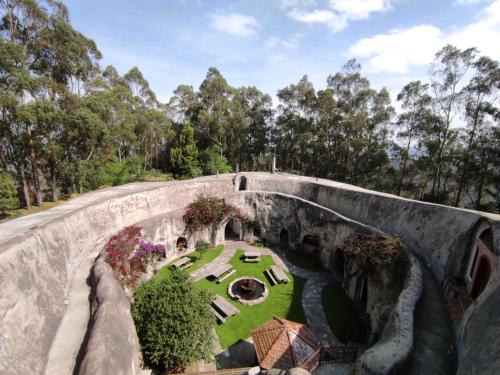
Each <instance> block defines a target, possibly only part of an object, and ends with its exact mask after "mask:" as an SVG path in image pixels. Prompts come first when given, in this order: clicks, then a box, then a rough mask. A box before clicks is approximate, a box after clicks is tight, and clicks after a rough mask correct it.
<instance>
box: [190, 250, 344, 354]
mask: <svg viewBox="0 0 500 375" xmlns="http://www.w3.org/2000/svg"><path fill="white" fill-rule="evenodd" d="M237 249H243V250H245V251H250V250H252V251H260V253H261V254H262V255H270V256H272V257H273V261H274V263H276V264H277V265H278V266H279V267H281V268H282V269H283V270H285V271H288V272H290V273H292V274H294V275H296V276H299V277H302V278H304V279H307V281H306V283H305V286H304V291H303V293H302V307H303V309H304V314H305V316H306V320H307V324H308V325H309V328H310V329H311V331H312V332H313V333H314V335H315V336H316V338H318V340H320V341H321V343H322V344H324V345H335V346H343V344H342V343H341V342H340V341H339V340H338V339H337V337H336V336H335V334H334V333H333V332H332V330H331V329H330V325H329V324H328V321H327V319H326V315H325V311H324V310H323V304H322V302H321V291H322V290H323V288H324V287H325V286H326V285H328V284H329V283H331V282H332V281H334V280H335V279H334V276H333V275H332V274H331V273H329V272H315V271H310V270H306V269H304V268H301V267H297V266H296V265H294V264H292V263H291V262H290V261H289V260H288V259H287V258H286V256H285V253H284V252H283V251H280V250H279V249H276V250H274V251H273V250H271V249H269V248H264V247H259V248H257V247H254V246H250V245H249V244H247V243H246V242H243V241H234V242H227V243H225V244H224V250H223V251H222V253H221V254H220V255H219V256H218V257H217V258H215V259H214V260H213V261H212V262H210V263H208V264H206V265H204V266H203V267H201V268H199V269H197V270H196V271H194V272H192V273H191V274H190V277H191V279H192V280H193V281H198V280H201V279H204V278H205V277H207V276H208V275H210V274H211V272H212V270H213V269H214V267H215V266H218V265H221V264H226V263H228V262H229V261H230V260H231V258H232V257H233V256H234V254H235V252H236V250H237Z"/></svg>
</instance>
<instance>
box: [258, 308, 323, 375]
mask: <svg viewBox="0 0 500 375" xmlns="http://www.w3.org/2000/svg"><path fill="white" fill-rule="evenodd" d="M252 339H253V343H254V347H255V352H256V353H257V359H258V361H259V364H260V366H261V367H262V368H265V369H269V368H279V369H283V370H288V369H291V368H294V367H300V366H301V365H303V364H305V363H306V362H307V361H308V360H310V359H311V358H312V357H313V356H316V354H317V353H316V352H317V350H318V349H319V348H320V345H319V344H318V343H317V341H316V340H315V339H314V337H313V335H312V333H311V331H310V330H309V328H307V327H306V326H305V325H303V324H300V323H296V322H292V321H290V320H286V319H281V318H277V317H274V318H273V319H271V320H270V321H268V322H266V323H264V324H263V325H262V326H261V327H260V328H258V329H256V330H255V331H254V332H252ZM316 357H317V356H316Z"/></svg>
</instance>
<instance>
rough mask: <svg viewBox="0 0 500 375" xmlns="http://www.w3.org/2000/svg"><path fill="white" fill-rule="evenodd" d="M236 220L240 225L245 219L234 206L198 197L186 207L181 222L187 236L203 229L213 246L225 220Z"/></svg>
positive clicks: (221, 200) (218, 200)
mask: <svg viewBox="0 0 500 375" xmlns="http://www.w3.org/2000/svg"><path fill="white" fill-rule="evenodd" d="M233 217H234V218H236V219H238V220H239V221H240V222H241V223H243V222H245V221H246V220H247V217H246V216H245V215H243V213H242V212H241V211H240V210H239V208H237V207H236V206H234V205H232V204H230V203H226V202H225V201H224V200H223V199H221V198H216V197H203V196H199V197H198V198H197V199H196V201H194V202H192V203H190V204H189V205H188V206H187V207H186V211H185V212H184V215H182V220H183V221H184V224H185V227H186V229H185V231H186V233H187V234H193V233H196V232H198V231H201V230H203V229H208V230H209V233H210V243H211V245H212V246H215V237H216V235H217V229H218V228H219V226H220V225H221V223H222V222H223V221H224V220H225V219H227V218H233Z"/></svg>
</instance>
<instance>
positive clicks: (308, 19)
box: [288, 9, 347, 32]
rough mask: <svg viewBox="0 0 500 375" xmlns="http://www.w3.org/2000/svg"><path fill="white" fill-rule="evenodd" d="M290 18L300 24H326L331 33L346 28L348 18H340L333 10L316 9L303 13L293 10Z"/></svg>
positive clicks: (289, 14)
mask: <svg viewBox="0 0 500 375" xmlns="http://www.w3.org/2000/svg"><path fill="white" fill-rule="evenodd" d="M288 16H289V17H290V18H291V19H293V20H295V21H298V22H303V23H309V24H313V23H319V24H326V25H327V26H328V28H329V29H330V30H331V31H334V32H335V31H340V30H343V29H345V28H346V26H347V18H346V17H343V16H339V15H338V14H336V13H334V12H332V11H331V10H321V9H315V10H312V11H303V10H298V9H293V10H292V11H290V12H289V13H288Z"/></svg>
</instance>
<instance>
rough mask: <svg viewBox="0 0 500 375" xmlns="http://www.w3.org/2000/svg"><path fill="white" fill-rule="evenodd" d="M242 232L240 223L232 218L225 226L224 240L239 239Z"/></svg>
mask: <svg viewBox="0 0 500 375" xmlns="http://www.w3.org/2000/svg"><path fill="white" fill-rule="evenodd" d="M240 233H241V225H240V223H239V222H238V221H237V220H235V219H233V218H231V219H229V221H228V222H227V224H226V227H225V228H224V241H239V240H240Z"/></svg>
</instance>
